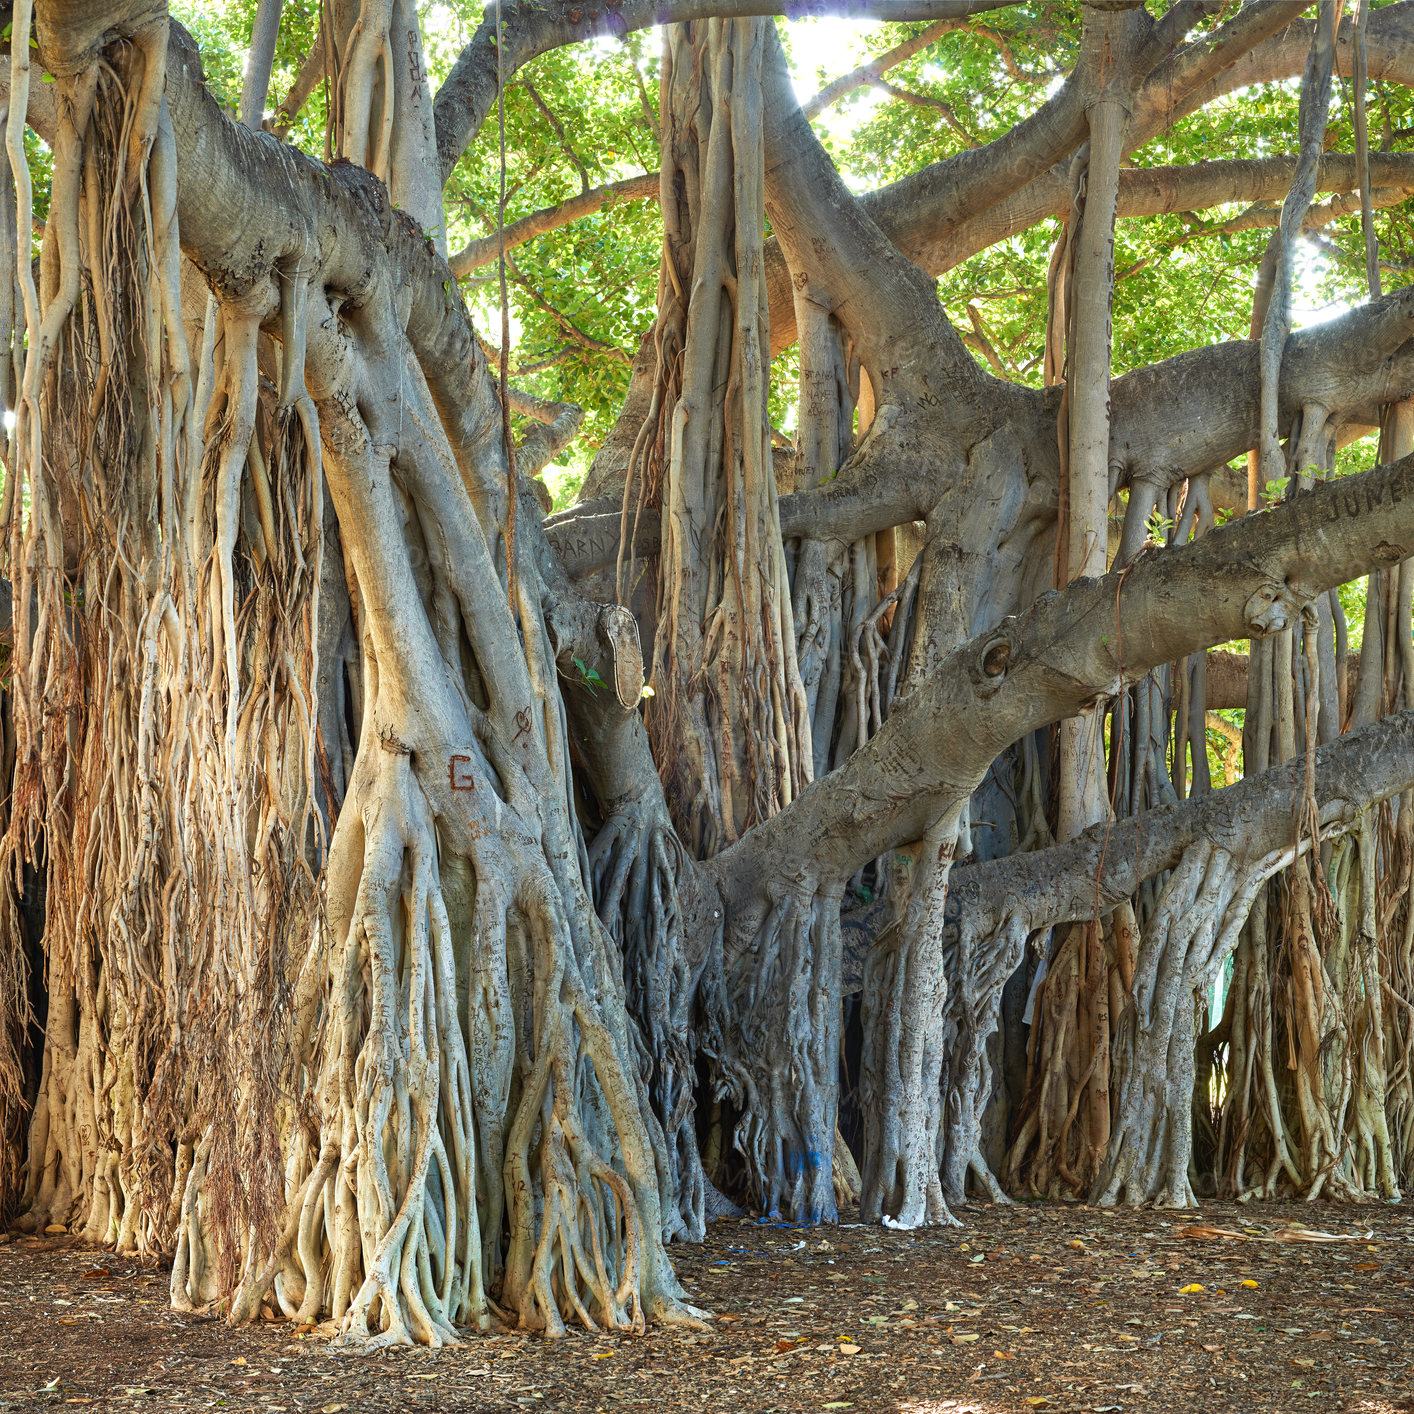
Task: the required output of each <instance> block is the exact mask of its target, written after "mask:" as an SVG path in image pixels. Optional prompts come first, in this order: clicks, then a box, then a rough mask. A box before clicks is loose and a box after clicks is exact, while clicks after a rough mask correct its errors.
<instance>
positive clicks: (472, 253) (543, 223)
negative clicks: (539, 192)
mask: <svg viewBox="0 0 1414 1414" xmlns="http://www.w3.org/2000/svg"><path fill="white" fill-rule="evenodd" d="M658 181H659V178H658V173H657V172H649V173H646V174H645V175H643V176H641V177H625V178H624V179H623V180H622V181H618V182H609V183H607V184H606V185H604V186H602V187H591V188H590V189H589V190H588V191H582V192H578V193H576V194H575V195H574V196H572V197H570V198H569V200H568V201H562V202H560V203H559V205H558V206H547V207H545V208H544V209H543V210H541V211H532V212H531V213H530V215H529V216H522V217H521V218H520V220H518V221H512V222H511V224H510V225H509V226H507V227H506V249H507V250H514V249H515V248H516V246H519V245H524V244H525V243H526V241H530V240H534V239H535V237H536V236H543V235H546V234H547V233H549V232H550V231H555V230H558V229H559V228H560V227H561V226H568V225H569V223H570V222H571V221H578V220H579V219H580V217H582V216H589V215H591V214H592V213H593V212H595V211H601V210H603V208H604V207H606V206H617V205H618V204H619V203H620V202H623V201H642V200H644V199H645V198H648V197H651V198H652V199H653V200H655V201H656V200H657V197H658ZM499 250H500V241H499V239H498V237H497V236H496V234H495V232H492V233H491V234H490V235H489V236H480V237H478V238H477V239H476V240H474V241H471V242H469V243H468V244H467V245H465V246H463V247H462V248H461V250H459V251H457V252H456V253H455V254H454V255H452V256H450V257H448V260H447V263H448V264H449V265H450V266H451V267H452V271H453V273H454V274H455V275H457V277H458V278H460V277H461V276H463V275H469V274H471V272H472V271H473V270H479V269H480V268H481V267H482V266H483V265H489V264H490V263H491V262H492V261H493V260H495V259H496V256H497V253H498V252H499Z"/></svg>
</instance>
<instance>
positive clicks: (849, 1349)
mask: <svg viewBox="0 0 1414 1414" xmlns="http://www.w3.org/2000/svg"><path fill="white" fill-rule="evenodd" d="M840 1354H841V1355H858V1354H859V1347H858V1346H857V1345H854V1344H851V1343H850V1342H848V1341H846V1342H845V1343H844V1344H842V1345H841V1346H840Z"/></svg>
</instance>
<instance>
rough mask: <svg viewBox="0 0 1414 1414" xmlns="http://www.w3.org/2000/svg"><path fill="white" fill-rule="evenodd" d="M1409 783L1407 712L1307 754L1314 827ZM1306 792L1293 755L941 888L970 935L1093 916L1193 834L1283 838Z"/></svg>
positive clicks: (1164, 865)
mask: <svg viewBox="0 0 1414 1414" xmlns="http://www.w3.org/2000/svg"><path fill="white" fill-rule="evenodd" d="M1411 786H1414V712H1399V713H1396V714H1395V715H1393V716H1390V717H1386V718H1385V719H1384V720H1383V721H1379V722H1376V723H1374V724H1373V725H1371V726H1368V727H1364V728H1362V729H1361V730H1359V731H1354V732H1349V733H1347V734H1346V735H1345V736H1342V737H1337V738H1336V740H1334V741H1333V742H1331V743H1329V745H1327V746H1323V747H1322V748H1321V749H1320V750H1319V751H1318V752H1317V753H1316V773H1315V791H1314V793H1315V798H1316V802H1317V807H1318V810H1319V814H1320V821H1321V829H1322V833H1323V834H1324V833H1327V832H1332V833H1333V832H1337V831H1340V830H1345V829H1350V828H1352V827H1353V826H1354V825H1356V824H1357V823H1358V822H1359V819H1360V817H1361V815H1363V814H1364V812H1365V811H1366V810H1368V809H1369V808H1370V807H1371V806H1372V805H1375V804H1378V803H1379V802H1380V801H1382V800H1388V799H1389V798H1390V796H1393V795H1397V794H1398V793H1399V792H1401V791H1404V790H1407V789H1409V788H1410V787H1411ZM1305 789H1306V763H1305V761H1304V760H1303V759H1301V758H1299V757H1298V758H1296V759H1294V760H1292V761H1290V762H1288V763H1287V764H1286V765H1285V766H1281V767H1278V768H1276V769H1274V770H1270V771H1264V772H1262V774H1261V775H1257V776H1249V777H1247V778H1246V779H1245V780H1242V781H1239V782H1238V783H1237V784H1235V785H1231V786H1228V787H1226V788H1224V789H1223V790H1219V791H1213V792H1211V793H1209V794H1207V795H1203V796H1198V797H1196V798H1195V799H1193V800H1190V801H1187V802H1185V803H1184V804H1182V805H1178V806H1174V807H1171V808H1169V809H1166V810H1149V811H1145V812H1144V813H1143V814H1141V815H1136V816H1133V817H1131V818H1128V819H1124V820H1115V821H1111V822H1109V823H1108V824H1100V825H1096V826H1094V827H1092V828H1091V829H1089V830H1086V831H1085V833H1084V834H1082V835H1080V836H1078V837H1077V838H1076V839H1074V840H1072V841H1070V842H1069V843H1067V844H1063V845H1055V846H1053V847H1052V848H1050V849H1041V850H1036V851H1034V852H1033V853H1029V854H1021V855H1009V856H1008V857H1007V858H1005V859H997V860H992V861H989V862H987V863H984V864H973V865H964V866H962V867H960V868H958V869H955V870H954V871H953V874H952V879H951V881H950V882H949V886H948V891H949V894H950V896H951V897H952V898H953V899H955V900H956V902H957V906H958V908H959V910H960V911H961V913H962V915H963V919H964V926H965V927H966V929H967V931H968V932H969V933H970V934H971V935H972V936H974V937H978V938H985V937H988V936H990V935H992V934H994V933H996V932H997V931H999V930H1000V929H1001V928H1002V927H1003V926H1005V925H1006V924H1007V923H1009V922H1012V921H1016V922H1019V923H1021V924H1022V925H1023V926H1024V927H1025V928H1026V929H1027V930H1028V931H1034V930H1035V929H1038V928H1044V927H1048V926H1050V925H1051V924H1055V923H1065V922H1069V921H1071V920H1073V919H1081V918H1093V917H1095V916H1096V908H1097V906H1098V909H1099V911H1100V913H1101V914H1103V913H1105V912H1108V911H1109V909H1111V908H1113V907H1114V906H1115V904H1117V903H1119V902H1120V901H1121V900H1122V899H1126V898H1129V897H1131V896H1132V895H1133V894H1134V893H1135V892H1136V890H1137V889H1138V888H1139V885H1140V884H1142V883H1143V882H1144V880H1145V879H1150V878H1152V877H1153V876H1154V875H1156V874H1159V873H1161V872H1162V871H1163V870H1165V869H1172V868H1173V867H1174V866H1175V865H1176V864H1177V863H1178V861H1179V859H1180V858H1181V857H1182V855H1183V851H1184V850H1185V849H1186V848H1187V846H1188V845H1189V844H1191V843H1193V842H1194V841H1195V840H1199V839H1206V840H1210V841H1211V842H1212V843H1213V844H1215V845H1217V846H1218V847H1219V848H1220V849H1223V850H1226V851H1227V852H1228V853H1230V854H1232V855H1235V856H1237V857H1239V858H1242V859H1252V860H1255V859H1260V858H1262V857H1263V856H1265V855H1268V854H1271V853H1273V852H1274V851H1276V850H1279V849H1281V848H1283V847H1284V846H1287V845H1290V844H1292V843H1293V842H1294V841H1295V838H1296V828H1295V820H1296V818H1297V815H1298V812H1299V806H1300V803H1301V797H1302V795H1303V793H1304V792H1305Z"/></svg>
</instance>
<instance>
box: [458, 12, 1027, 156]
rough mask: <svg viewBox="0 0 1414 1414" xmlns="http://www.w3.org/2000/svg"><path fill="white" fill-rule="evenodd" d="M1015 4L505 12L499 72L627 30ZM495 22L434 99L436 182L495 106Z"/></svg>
mask: <svg viewBox="0 0 1414 1414" xmlns="http://www.w3.org/2000/svg"><path fill="white" fill-rule="evenodd" d="M1018 3H1020V0H622V3H621V4H619V5H617V6H612V7H611V6H609V5H607V4H606V5H605V6H604V8H603V9H602V10H600V9H598V8H597V7H596V8H585V7H584V6H583V5H582V4H569V3H566V0H552V3H551V4H549V5H547V6H545V7H544V8H531V7H528V6H527V7H524V8H523V7H521V6H516V7H515V8H514V10H512V9H511V8H510V7H509V6H508V7H507V9H506V12H505V13H504V15H503V19H502V31H503V33H502V48H503V61H502V62H503V67H504V73H505V77H506V78H507V80H509V79H510V77H511V75H512V74H514V73H515V72H516V71H517V70H518V69H519V68H521V67H522V66H523V65H525V64H527V63H529V62H530V60H532V59H534V58H536V57H537V56H538V55H540V54H545V53H547V52H548V51H549V50H551V49H558V48H560V46H561V45H565V44H578V43H581V42H583V41H585V40H591V39H600V38H607V37H613V38H621V37H622V36H623V35H625V34H628V33H629V32H630V31H631V30H636V29H646V28H648V27H649V26H650V25H663V24H675V23H680V22H682V21H685V20H703V19H712V18H723V19H730V18H745V17H748V16H752V15H786V16H788V17H789V18H790V19H815V18H819V17H823V16H827V15H834V16H839V17H843V18H851V19H862V20H878V21H884V20H958V19H964V18H966V17H967V16H969V15H979V14H985V13H988V12H990V11H993V10H1002V9H1006V8H1008V7H1010V6H1011V5H1015V4H1018ZM496 69H497V65H496V22H495V11H494V9H491V10H488V12H487V16H486V18H485V19H484V20H483V21H482V23H481V26H480V28H479V29H478V30H477V31H476V33H475V34H474V35H473V36H472V38H471V42H470V43H469V44H468V45H467V46H466V48H465V49H463V50H462V52H461V54H460V55H459V56H458V58H457V62H456V63H455V64H454V65H453V66H452V71H451V73H449V74H448V75H447V80H446V82H445V83H444V84H443V85H442V87H441V88H440V89H439V90H438V92H437V99H436V103H435V110H434V111H435V114H436V119H437V153H438V157H439V159H440V162H441V167H442V180H443V182H445V181H446V180H447V178H448V177H449V176H450V175H451V171H452V168H453V167H455V166H456V164H457V161H458V159H459V158H460V157H461V155H462V153H463V152H465V151H466V149H467V147H468V145H469V144H470V143H471V141H472V139H473V138H474V137H475V136H476V134H477V132H478V131H479V130H480V128H481V125H482V123H484V122H485V121H486V115H487V114H488V113H489V112H490V111H491V105H492V104H493V103H494V102H495V100H496Z"/></svg>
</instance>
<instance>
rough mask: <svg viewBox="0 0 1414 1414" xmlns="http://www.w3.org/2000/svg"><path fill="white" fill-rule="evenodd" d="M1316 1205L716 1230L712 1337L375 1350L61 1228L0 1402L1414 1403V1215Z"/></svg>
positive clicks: (1259, 1411)
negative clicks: (195, 1284)
mask: <svg viewBox="0 0 1414 1414" xmlns="http://www.w3.org/2000/svg"><path fill="white" fill-rule="evenodd" d="M1311 1211H1312V1210H1311V1208H1310V1207H1309V1206H1306V1205H1296V1204H1289V1205H1276V1204H1273V1205H1267V1206H1264V1207H1262V1208H1260V1209H1253V1208H1245V1209H1243V1208H1237V1207H1236V1206H1235V1205H1222V1204H1213V1205H1209V1206H1207V1207H1205V1208H1204V1209H1203V1210H1202V1216H1203V1218H1204V1219H1205V1220H1206V1221H1205V1222H1199V1223H1195V1222H1192V1221H1185V1220H1184V1218H1183V1216H1182V1215H1180V1214H1176V1213H1174V1214H1162V1213H1158V1212H1154V1211H1147V1210H1123V1211H1112V1210H1107V1211H1101V1210H1098V1209H1093V1208H1083V1207H1078V1206H1060V1205H1056V1206H1039V1205H1029V1204H1016V1205H1013V1206H1008V1207H992V1206H983V1207H969V1208H966V1209H964V1210H962V1212H961V1214H960V1216H961V1217H962V1218H963V1220H964V1221H965V1223H966V1227H965V1228H963V1229H961V1230H960V1231H959V1230H958V1229H956V1228H931V1229H922V1230H918V1231H913V1232H908V1231H900V1230H886V1229H883V1228H879V1227H870V1226H853V1225H842V1226H841V1227H839V1228H835V1229H824V1230H821V1231H819V1232H812V1233H806V1234H804V1235H802V1232H801V1230H799V1229H780V1228H777V1227H775V1226H773V1225H771V1224H766V1223H759V1222H754V1221H751V1220H749V1219H742V1220H735V1221H724V1222H719V1223H715V1224H713V1225H712V1227H711V1229H710V1232H709V1234H708V1240H707V1242H706V1243H704V1244H703V1245H702V1246H701V1247H691V1246H675V1247H674V1248H672V1249H671V1251H672V1256H673V1259H674V1262H675V1265H676V1267H677V1270H678V1272H679V1275H680V1277H681V1279H682V1281H683V1284H684V1286H685V1287H686V1289H687V1291H688V1293H689V1299H691V1300H692V1301H693V1302H694V1303H695V1304H698V1305H701V1306H704V1307H706V1308H707V1309H709V1310H711V1311H713V1312H714V1313H716V1315H717V1317H718V1319H717V1320H716V1321H715V1322H714V1323H713V1325H712V1328H711V1330H710V1331H708V1332H707V1333H697V1332H691V1331H681V1330H659V1329H654V1330H651V1331H650V1332H649V1333H648V1334H647V1335H646V1336H643V1337H631V1336H612V1335H602V1334H601V1335H597V1336H596V1335H590V1334H584V1333H575V1334H571V1335H570V1336H568V1337H566V1338H565V1339H563V1340H560V1341H554V1342H549V1341H545V1340H543V1339H540V1338H538V1337H525V1336H523V1335H519V1334H515V1333H508V1332H502V1333H497V1334H492V1335H489V1336H468V1338H467V1340H466V1341H465V1343H464V1344H463V1345H462V1346H460V1347H458V1348H455V1349H448V1350H443V1351H435V1352H434V1351H426V1350H396V1351H388V1352H383V1353H381V1354H379V1355H377V1356H373V1357H367V1358H360V1357H357V1356H350V1355H348V1354H340V1353H338V1352H335V1351H334V1350H333V1349H332V1348H331V1346H330V1344H329V1337H330V1336H331V1335H332V1334H333V1333H334V1328H333V1325H332V1323H330V1322H323V1323H321V1324H319V1325H316V1326H306V1327H301V1328H295V1327H293V1326H290V1325H288V1324H285V1323H279V1322H277V1323H269V1324H261V1325H257V1326H247V1327H242V1328H239V1329H231V1328H230V1327H228V1326H226V1325H225V1324H224V1322H222V1321H221V1320H220V1319H219V1317H218V1316H217V1314H216V1313H214V1312H208V1313H197V1314H189V1313H188V1314H183V1313H179V1312H174V1311H172V1310H170V1309H169V1307H168V1304H167V1278H166V1274H165V1272H164V1271H162V1270H160V1269H159V1268H157V1267H154V1266H152V1265H146V1266H145V1265H143V1264H142V1263H141V1262H140V1261H138V1260H137V1259H136V1258H133V1257H128V1256H124V1255H121V1254H117V1253H107V1252H104V1253H101V1254H100V1253H98V1252H97V1251H95V1249H92V1248H86V1247H83V1246H81V1245H79V1244H78V1243H77V1242H76V1241H75V1239H73V1238H70V1237H68V1236H67V1235H64V1236H63V1237H60V1236H59V1235H57V1234H52V1235H45V1236H43V1237H39V1238H17V1239H15V1240H12V1241H9V1242H8V1243H4V1239H3V1237H0V1243H4V1245H0V1323H3V1329H4V1337H3V1339H0V1411H6V1412H8V1411H10V1410H15V1411H19V1410H26V1411H28V1410H31V1409H44V1408H49V1407H57V1406H60V1405H68V1404H73V1405H75V1406H79V1405H82V1406H84V1407H88V1408H95V1409H104V1410H109V1409H111V1410H125V1409H129V1408H132V1409H156V1408H157V1407H159V1406H160V1407H161V1408H163V1409H166V1410H175V1411H179V1414H184V1411H188V1410H190V1411H196V1410H203V1411H204V1410H208V1409H224V1410H252V1411H254V1410H262V1411H267V1414H281V1411H286V1412H287V1414H293V1411H296V1410H317V1411H322V1414H334V1411H342V1410H348V1411H384V1410H387V1411H393V1410H407V1409H421V1408H426V1409H428V1410H438V1411H440V1410H444V1409H446V1410H454V1411H465V1414H483V1411H484V1414H518V1412H519V1411H522V1410H545V1411H561V1412H562V1414H601V1411H602V1412H603V1414H608V1411H610V1410H612V1411H614V1414H619V1411H627V1414H689V1411H691V1414H700V1411H704V1410H705V1411H714V1414H715V1411H720V1414H813V1411H815V1410H825V1409H830V1410H851V1411H858V1414H884V1411H888V1414H1004V1411H1016V1410H1027V1409H1042V1410H1046V1411H1052V1410H1054V1411H1058V1412H1059V1411H1077V1414H1078V1411H1087V1414H1095V1412H1096V1411H1099V1412H1100V1414H1106V1412H1107V1411H1109V1412H1112V1414H1137V1412H1138V1411H1152V1412H1153V1414H1160V1411H1162V1414H1170V1411H1172V1410H1173V1409H1175V1408H1181V1409H1183V1410H1184V1411H1185V1414H1232V1411H1240V1414H1290V1412H1291V1411H1293V1410H1301V1409H1310V1410H1312V1411H1321V1414H1325V1411H1327V1410H1335V1411H1339V1412H1340V1414H1396V1411H1414V1343H1411V1342H1410V1341H1409V1338H1408V1337H1409V1321H1410V1312H1411V1310H1414V1214H1410V1213H1408V1212H1407V1211H1403V1210H1401V1209H1400V1208H1399V1207H1395V1206H1384V1207H1375V1206H1373V1205H1372V1206H1369V1207H1340V1206H1337V1205H1323V1206H1322V1207H1321V1209H1320V1214H1321V1219H1322V1222H1323V1228H1322V1229H1314V1228H1311V1227H1308V1226H1306V1225H1305V1224H1303V1223H1302V1222H1300V1221H1299V1217H1300V1216H1305V1217H1310V1216H1311ZM1194 1216H1196V1214H1195V1215H1194ZM1209 1224H1211V1225H1209ZM1293 1234H1299V1235H1293ZM95 1257H98V1258H99V1259H100V1260H99V1261H98V1262H97V1263H95ZM1185 1289H1187V1290H1185ZM64 1322H70V1323H71V1324H63V1323H64ZM611 1357H617V1358H611Z"/></svg>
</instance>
